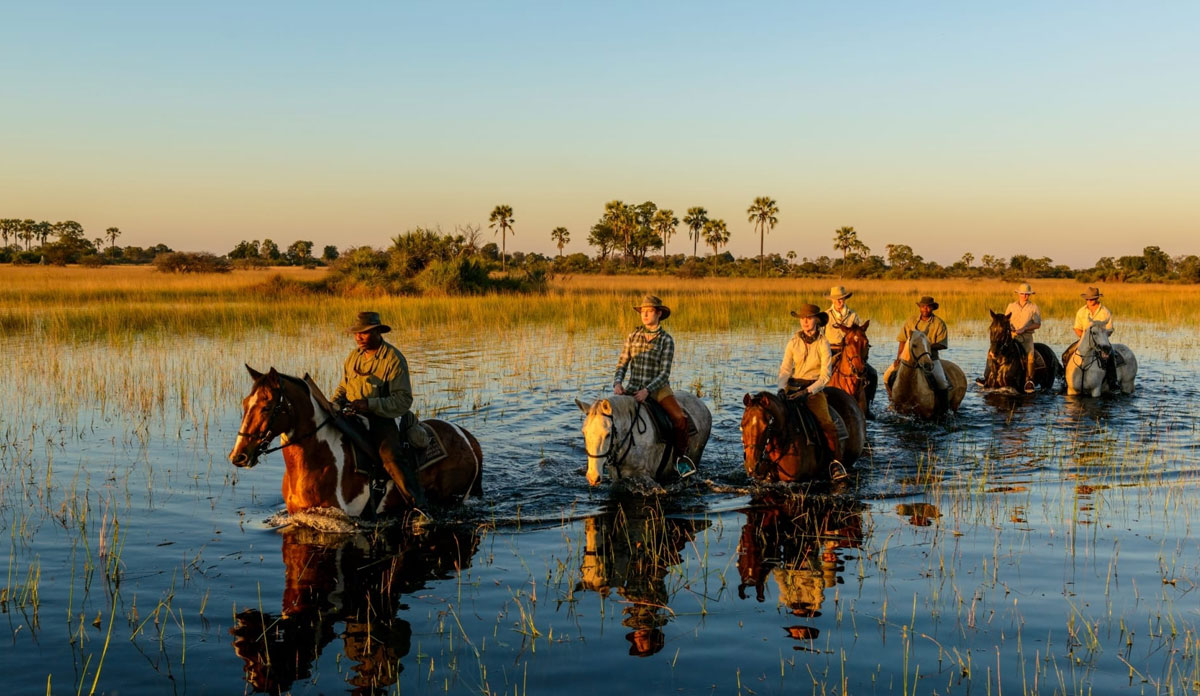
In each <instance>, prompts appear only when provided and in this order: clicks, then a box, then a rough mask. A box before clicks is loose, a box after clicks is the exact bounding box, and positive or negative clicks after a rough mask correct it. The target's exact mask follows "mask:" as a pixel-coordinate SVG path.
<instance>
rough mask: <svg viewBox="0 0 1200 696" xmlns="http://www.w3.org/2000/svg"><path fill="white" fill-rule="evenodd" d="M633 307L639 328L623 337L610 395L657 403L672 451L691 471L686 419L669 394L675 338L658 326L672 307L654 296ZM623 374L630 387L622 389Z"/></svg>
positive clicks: (671, 393) (670, 392)
mask: <svg viewBox="0 0 1200 696" xmlns="http://www.w3.org/2000/svg"><path fill="white" fill-rule="evenodd" d="M633 308H634V309H636V310H637V311H638V312H639V313H640V314H641V317H642V325H641V326H640V327H638V328H636V329H634V330H633V332H632V333H630V334H629V335H628V336H627V337H626V338H625V344H624V345H623V346H622V347H621V357H620V359H618V360H617V374H616V375H615V376H614V378H613V392H614V393H616V394H628V395H630V396H632V397H633V398H635V399H637V400H638V401H639V402H644V401H645V400H646V399H647V398H652V399H654V400H655V401H657V402H658V403H659V404H660V405H661V406H662V407H663V410H665V411H666V412H667V416H668V417H669V418H670V419H671V426H672V427H673V429H674V431H675V433H674V435H675V451H676V452H677V453H678V455H679V459H680V460H686V464H684V467H683V468H685V469H687V468H691V469H694V468H695V464H694V463H693V462H692V461H691V460H690V459H688V458H687V456H686V455H685V454H684V453H685V452H687V449H688V428H687V416H685V415H684V413H683V408H681V407H680V406H679V402H678V401H676V400H675V392H673V391H671V384H670V379H671V361H672V360H673V359H674V358H675V339H673V338H671V334H669V333H667V332H666V331H665V330H664V329H663V328H662V326H661V325H660V324H659V322H661V321H662V320H664V319H666V318H667V317H669V316H671V308H670V307H667V306H666V305H664V304H663V303H662V300H660V299H658V298H657V297H655V296H654V295H646V296H645V297H643V298H642V303H641V304H639V305H634V307H633ZM626 372H628V373H629V384H628V385H626V386H623V385H622V382H623V381H624V380H625V374H626ZM689 465H690V466H689Z"/></svg>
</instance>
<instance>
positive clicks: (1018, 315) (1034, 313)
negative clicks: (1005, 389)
mask: <svg viewBox="0 0 1200 696" xmlns="http://www.w3.org/2000/svg"><path fill="white" fill-rule="evenodd" d="M1013 292H1015V293H1016V294H1017V299H1016V301H1015V302H1010V303H1009V304H1008V306H1007V307H1005V308H1004V313H1005V314H1007V315H1008V321H1009V325H1010V326H1012V337H1013V340H1014V341H1016V342H1017V343H1019V344H1020V345H1021V348H1022V349H1023V350H1024V351H1025V393H1026V394H1032V393H1033V366H1034V358H1035V357H1036V356H1037V351H1036V350H1035V349H1034V347H1033V332H1034V331H1037V330H1038V329H1040V328H1041V327H1042V312H1041V310H1040V309H1038V306H1037V305H1036V304H1034V303H1033V301H1032V300H1031V299H1030V297H1031V296H1033V295H1036V294H1037V293H1035V292H1034V291H1033V288H1032V287H1031V286H1030V285H1029V283H1021V284H1020V285H1018V286H1017V289H1016V290H1014V291H1013ZM991 366H992V361H991V360H989V361H988V369H991ZM988 376H989V375H988V374H987V373H986V370H985V374H984V375H983V377H982V378H980V379H977V380H975V383H976V384H979V385H983V384H986V383H987V379H988Z"/></svg>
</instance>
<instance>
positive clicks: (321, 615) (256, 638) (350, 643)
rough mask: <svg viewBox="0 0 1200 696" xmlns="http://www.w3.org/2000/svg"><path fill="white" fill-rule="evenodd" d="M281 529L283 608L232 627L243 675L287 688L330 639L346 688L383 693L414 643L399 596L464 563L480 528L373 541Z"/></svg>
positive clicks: (262, 688)
mask: <svg viewBox="0 0 1200 696" xmlns="http://www.w3.org/2000/svg"><path fill="white" fill-rule="evenodd" d="M282 536H283V547H282V555H283V562H284V565H285V567H286V569H285V586H284V592H283V602H282V610H281V612H280V613H279V614H278V615H275V614H271V613H269V612H262V611H259V610H258V609H246V610H243V611H241V612H239V613H238V614H237V617H236V618H237V623H236V625H235V626H234V627H233V628H232V629H230V633H232V634H233V636H234V640H233V649H234V652H236V653H237V655H238V657H240V658H242V660H243V661H244V663H245V664H244V670H245V679H246V682H247V683H248V684H249V685H250V686H251V687H252V688H253V689H254V690H255V691H257V692H260V693H269V694H278V693H285V692H287V691H289V690H290V688H291V686H292V684H293V683H294V682H296V681H298V680H302V679H308V678H309V677H310V676H311V673H312V666H313V663H314V662H315V661H316V660H317V658H318V657H319V656H320V654H321V652H322V651H323V650H324V648H325V646H327V645H329V643H331V642H332V641H333V640H334V639H335V638H338V637H340V638H341V639H342V645H343V650H344V654H345V656H346V658H347V660H349V662H350V673H349V675H348V676H347V678H346V681H347V683H348V684H349V687H350V688H349V689H348V691H349V693H353V694H375V693H380V692H385V691H387V690H388V687H390V686H391V685H393V684H395V683H396V679H397V677H398V676H399V673H400V671H401V670H402V669H403V665H402V664H401V662H400V661H401V658H403V657H405V656H406V655H408V652H409V650H410V648H411V646H412V626H411V625H410V624H409V623H408V622H407V621H405V620H404V619H402V618H399V617H398V616H397V612H399V611H400V610H401V609H404V608H406V607H405V606H404V605H403V604H402V602H401V599H402V597H403V596H404V595H405V594H406V593H412V592H415V591H417V590H419V589H421V588H423V587H424V586H425V583H426V582H427V581H429V580H433V579H438V578H448V577H451V576H452V575H453V574H455V573H456V572H458V570H460V569H462V568H465V567H467V566H469V565H470V562H471V557H472V556H473V555H474V554H475V550H476V548H477V547H478V545H479V536H478V533H477V532H476V531H475V530H474V529H462V528H440V529H438V528H434V529H427V530H425V531H424V533H422V534H419V535H408V536H400V535H397V536H396V537H395V538H388V539H378V540H373V541H369V540H368V539H367V538H365V537H362V536H344V535H341V536H334V535H328V534H321V533H320V532H315V531H313V530H310V529H306V528H300V527H290V528H288V529H286V530H284V531H283V532H282ZM339 623H342V624H343V629H342V631H341V632H340V633H339V632H338V630H337V624H339Z"/></svg>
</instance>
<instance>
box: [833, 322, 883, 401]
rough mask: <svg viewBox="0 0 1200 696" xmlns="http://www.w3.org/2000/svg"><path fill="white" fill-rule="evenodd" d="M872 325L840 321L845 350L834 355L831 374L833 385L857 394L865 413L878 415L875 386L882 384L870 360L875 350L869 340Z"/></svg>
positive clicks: (854, 395)
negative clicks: (872, 404) (873, 406)
mask: <svg viewBox="0 0 1200 696" xmlns="http://www.w3.org/2000/svg"><path fill="white" fill-rule="evenodd" d="M870 325H871V322H870V321H868V322H867V323H865V324H863V325H861V326H857V325H855V326H845V325H842V324H838V325H837V328H839V329H841V330H842V331H843V332H844V334H843V339H842V352H840V353H838V355H837V357H835V358H834V359H833V376H831V377H830V378H829V386H831V387H837V388H838V389H841V390H842V391H844V392H846V393H847V394H849V395H850V396H853V397H854V400H855V401H856V402H858V408H859V410H861V411H862V412H863V415H864V416H866V417H867V419H874V418H875V414H873V413H871V402H872V401H874V400H875V390H876V389H877V388H878V386H879V373H878V372H876V371H875V368H873V367H871V364H870V363H868V362H867V355H868V353H870V350H871V342H870V341H869V340H867V327H869V326H870Z"/></svg>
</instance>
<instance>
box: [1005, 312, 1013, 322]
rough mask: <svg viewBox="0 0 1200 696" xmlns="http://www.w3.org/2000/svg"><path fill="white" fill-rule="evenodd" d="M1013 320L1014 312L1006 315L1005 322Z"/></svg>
mask: <svg viewBox="0 0 1200 696" xmlns="http://www.w3.org/2000/svg"><path fill="white" fill-rule="evenodd" d="M1011 319H1012V312H1009V313H1008V314H1005V315H1004V320H1005V321H1008V320H1011Z"/></svg>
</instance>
